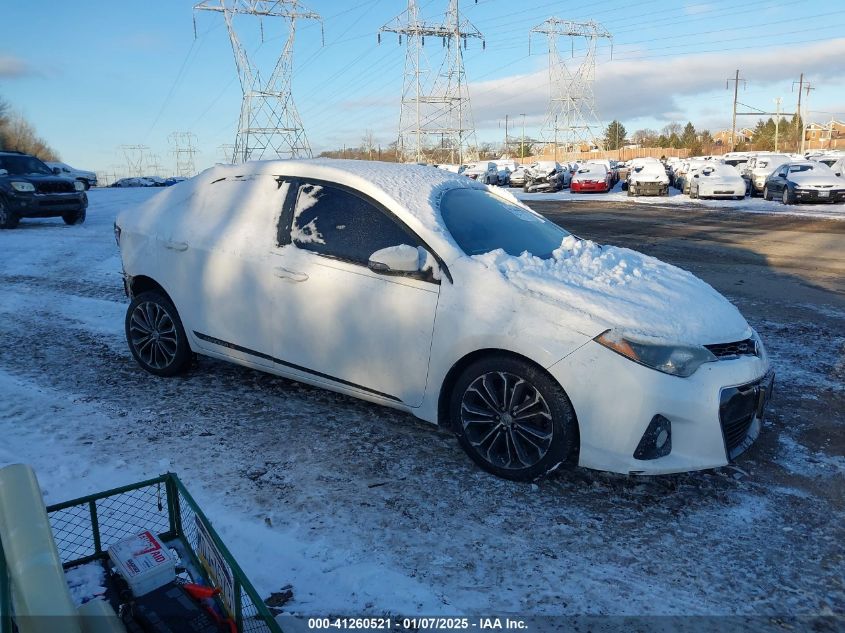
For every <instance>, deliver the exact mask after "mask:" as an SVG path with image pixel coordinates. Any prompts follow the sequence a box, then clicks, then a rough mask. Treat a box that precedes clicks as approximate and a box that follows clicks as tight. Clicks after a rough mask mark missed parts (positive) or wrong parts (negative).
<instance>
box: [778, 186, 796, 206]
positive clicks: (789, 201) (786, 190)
mask: <svg viewBox="0 0 845 633" xmlns="http://www.w3.org/2000/svg"><path fill="white" fill-rule="evenodd" d="M781 200H783V203H784V204H795V200H793V199H792V196H791V195H790V194H789V187H784V188H783V197H782V198H781Z"/></svg>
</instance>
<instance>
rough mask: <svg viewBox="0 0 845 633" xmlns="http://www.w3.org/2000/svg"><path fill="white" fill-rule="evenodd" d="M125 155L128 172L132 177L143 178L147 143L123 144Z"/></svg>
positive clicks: (121, 147) (122, 148)
mask: <svg viewBox="0 0 845 633" xmlns="http://www.w3.org/2000/svg"><path fill="white" fill-rule="evenodd" d="M120 149H121V150H123V157H124V158H125V159H126V173H127V176H128V177H130V178H141V177H142V176H143V175H144V166H145V165H144V152H146V151H147V150H148V149H150V148H149V147H147V146H146V145H121V146H120Z"/></svg>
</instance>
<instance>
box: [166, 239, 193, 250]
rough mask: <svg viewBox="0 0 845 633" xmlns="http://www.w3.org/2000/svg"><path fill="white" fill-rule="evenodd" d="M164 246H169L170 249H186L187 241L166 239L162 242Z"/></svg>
mask: <svg viewBox="0 0 845 633" xmlns="http://www.w3.org/2000/svg"><path fill="white" fill-rule="evenodd" d="M164 247H165V248H169V249H170V250H171V251H186V250H188V243H187V242H174V241H172V240H171V241H167V242H165V243H164Z"/></svg>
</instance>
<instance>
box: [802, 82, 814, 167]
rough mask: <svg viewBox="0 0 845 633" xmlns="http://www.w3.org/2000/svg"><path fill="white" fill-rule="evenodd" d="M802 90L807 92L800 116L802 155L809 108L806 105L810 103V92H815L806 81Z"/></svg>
mask: <svg viewBox="0 0 845 633" xmlns="http://www.w3.org/2000/svg"><path fill="white" fill-rule="evenodd" d="M804 90H806V91H807V94H806V96H805V97H804V113H803V114H802V115H801V153H802V154H803V153H804V147H805V144H806V141H807V115H808V114H809V113H810V108H809V107H808V106H807V103H808V102H809V101H810V90H815V88H813V86H812V85H811V84H810V82H809V81H808V82H807V83H806V85H805V86H804Z"/></svg>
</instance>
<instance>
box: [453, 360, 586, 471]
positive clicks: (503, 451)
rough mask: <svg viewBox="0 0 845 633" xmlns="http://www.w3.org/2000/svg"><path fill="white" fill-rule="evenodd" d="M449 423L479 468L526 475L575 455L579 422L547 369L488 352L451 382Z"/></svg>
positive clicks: (549, 468) (563, 463) (574, 458)
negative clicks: (487, 356)
mask: <svg viewBox="0 0 845 633" xmlns="http://www.w3.org/2000/svg"><path fill="white" fill-rule="evenodd" d="M449 412H450V418H451V421H452V428H453V430H454V431H455V434H456V435H457V437H458V441H459V442H460V444H461V447H462V448H463V449H464V450H465V451H466V453H467V455H469V457H470V458H471V459H472V460H473V461H474V462H475V463H476V464H478V465H479V466H480V467H481V468H483V469H484V470H486V471H488V472H490V473H493V474H494V475H497V476H499V477H503V478H505V479H512V480H516V481H530V480H533V479H536V478H537V477H540V476H541V475H544V474H546V473H548V472H550V471H552V470H554V469H555V468H557V467H559V466H564V467H572V466H574V465H575V464H576V463H577V461H578V443H579V439H578V437H579V436H578V423H577V422H576V419H575V411H574V410H573V408H572V404H571V403H570V402H569V398H568V397H567V396H566V394H565V393H564V391H563V389H561V387H560V385H558V384H557V383H556V382H555V381H554V380H553V379H552V378H551V377H550V376H549V375H548V374H546V373H545V372H543V371H542V370H541V369H539V368H538V367H535V366H533V365H531V364H529V363H527V362H525V361H522V360H519V359H517V358H512V357H509V356H491V357H489V358H485V359H482V360H479V361H477V362H475V363H473V364H472V365H470V366H469V367H467V368H466V369H465V370H464V372H463V373H462V374H461V376H460V377H459V378H458V380H457V382H456V383H455V386H454V389H453V390H452V394H451V400H450V406H449Z"/></svg>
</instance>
